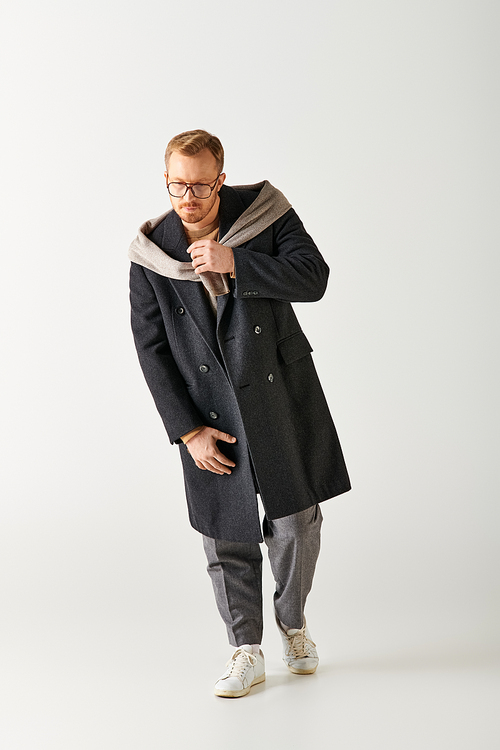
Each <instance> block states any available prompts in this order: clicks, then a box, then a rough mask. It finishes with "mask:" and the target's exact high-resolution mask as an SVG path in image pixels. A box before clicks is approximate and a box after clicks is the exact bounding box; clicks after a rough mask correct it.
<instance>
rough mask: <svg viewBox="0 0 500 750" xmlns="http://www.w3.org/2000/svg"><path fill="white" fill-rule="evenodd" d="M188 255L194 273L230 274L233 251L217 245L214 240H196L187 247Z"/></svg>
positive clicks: (232, 263)
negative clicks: (214, 272) (213, 272)
mask: <svg viewBox="0 0 500 750" xmlns="http://www.w3.org/2000/svg"><path fill="white" fill-rule="evenodd" d="M188 253H191V260H192V266H193V268H194V272H195V273H205V271H217V272H218V273H231V272H232V270H233V265H234V257H233V251H232V250H231V248H230V247H226V246H225V245H219V243H218V242H215V241H214V240H197V241H196V242H193V244H192V245H190V246H189V247H188Z"/></svg>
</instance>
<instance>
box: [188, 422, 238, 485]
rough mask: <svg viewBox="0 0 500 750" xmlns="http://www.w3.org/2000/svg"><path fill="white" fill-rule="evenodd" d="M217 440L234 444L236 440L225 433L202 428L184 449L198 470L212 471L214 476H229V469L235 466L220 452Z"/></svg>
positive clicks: (211, 428)
mask: <svg viewBox="0 0 500 750" xmlns="http://www.w3.org/2000/svg"><path fill="white" fill-rule="evenodd" d="M217 440H222V441H223V442H225V443H235V442H236V438H235V437H233V436H232V435H228V434H227V432H219V430H214V428H213V427H204V428H203V429H202V430H200V431H199V432H197V433H196V435H194V436H193V437H192V438H191V439H190V440H188V442H187V443H186V448H187V449H188V452H189V453H190V454H191V456H192V457H193V459H194V462H195V464H196V466H197V467H198V468H199V469H202V470H203V471H212V472H213V473H214V474H230V473H231V469H230V468H229V467H230V466H233V467H234V466H236V464H235V463H234V461H231V459H230V458H227V457H226V456H225V455H224V454H223V453H221V452H220V450H219V449H218V447H217Z"/></svg>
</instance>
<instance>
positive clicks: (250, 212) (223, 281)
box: [128, 180, 291, 297]
mask: <svg viewBox="0 0 500 750" xmlns="http://www.w3.org/2000/svg"><path fill="white" fill-rule="evenodd" d="M233 189H234V190H259V191H260V192H259V194H258V196H257V197H256V199H255V200H254V201H253V203H252V204H251V205H250V206H249V207H248V208H247V209H246V210H245V211H244V212H243V213H242V214H241V216H240V217H239V218H238V219H237V220H236V221H235V222H234V224H233V226H232V227H231V228H230V230H229V231H228V232H227V233H226V234H225V235H224V237H222V239H220V240H219V244H221V245H226V246H228V247H231V248H235V247H239V246H240V245H243V244H244V243H245V242H248V241H249V240H251V239H253V237H256V236H257V235H258V234H260V233H261V232H263V231H264V229H267V227H269V226H270V225H271V224H273V223H274V222H275V221H276V220H277V219H279V218H280V217H281V216H283V215H284V214H286V212H287V211H288V210H289V209H290V208H291V204H290V203H289V202H288V201H287V199H286V198H285V196H284V195H283V193H282V192H281V191H280V190H278V189H277V188H275V187H273V185H271V183H270V182H268V180H264V181H263V182H257V183H256V184H255V185H236V186H234V188H233ZM171 210H172V209H171ZM169 213H170V211H167V212H166V213H164V214H162V215H161V216H158V217H157V218H156V219H150V220H149V221H145V222H144V224H142V225H141V226H140V227H139V233H138V235H137V237H136V238H135V240H134V241H133V242H132V244H131V245H130V247H129V251H128V257H129V258H130V260H131V261H133V262H134V263H138V264H139V265H140V266H144V268H149V270H150V271H155V273H158V274H160V276H166V277H167V278H169V279H179V280H180V281H201V282H202V283H203V285H204V286H205V288H206V289H207V291H208V293H209V294H210V295H211V296H214V297H219V296H220V295H222V294H227V293H228V292H229V284H228V282H227V274H224V273H215V272H214V271H206V272H205V273H201V274H196V273H195V272H194V269H193V266H192V265H191V263H190V262H186V263H183V262H181V261H178V260H174V258H172V257H170V255H168V254H167V253H166V252H164V251H163V250H161V249H160V248H159V247H158V246H157V245H155V243H154V242H151V240H148V238H147V235H148V234H150V232H152V231H153V229H154V228H155V227H157V226H158V224H160V222H162V221H163V219H164V218H165V216H167V214H169Z"/></svg>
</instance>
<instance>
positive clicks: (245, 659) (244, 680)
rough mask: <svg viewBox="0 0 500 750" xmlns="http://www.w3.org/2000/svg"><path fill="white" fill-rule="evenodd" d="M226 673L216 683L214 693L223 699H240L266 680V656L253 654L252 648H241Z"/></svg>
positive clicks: (228, 664)
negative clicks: (254, 686)
mask: <svg viewBox="0 0 500 750" xmlns="http://www.w3.org/2000/svg"><path fill="white" fill-rule="evenodd" d="M226 667H227V669H226V671H225V672H224V674H223V675H222V677H220V678H219V679H218V680H217V682H216V683H215V688H214V693H215V695H220V696H221V698H240V696H242V695H246V694H247V693H249V692H250V688H251V687H252V686H253V685H258V684H259V682H264V680H265V679H266V673H265V665H264V654H263V653H262V651H260V652H259V653H258V654H254V653H252V647H251V646H247V645H245V646H240V647H239V648H237V649H236V651H235V652H234V654H233V655H232V657H231V658H230V660H229V661H228V663H227V664H226Z"/></svg>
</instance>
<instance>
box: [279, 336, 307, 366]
mask: <svg viewBox="0 0 500 750" xmlns="http://www.w3.org/2000/svg"><path fill="white" fill-rule="evenodd" d="M277 346H278V351H279V353H280V355H281V358H282V359H283V361H284V362H285V364H287V365H289V364H290V363H291V362H295V361H296V360H297V359H301V358H302V357H306V356H307V355H308V354H310V353H311V352H312V346H311V344H310V343H309V341H308V340H307V339H306V337H305V335H304V333H302V331H298V332H297V333H294V334H292V335H291V336H288V337H287V338H286V339H282V340H281V341H278V344H277Z"/></svg>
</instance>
